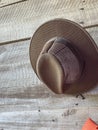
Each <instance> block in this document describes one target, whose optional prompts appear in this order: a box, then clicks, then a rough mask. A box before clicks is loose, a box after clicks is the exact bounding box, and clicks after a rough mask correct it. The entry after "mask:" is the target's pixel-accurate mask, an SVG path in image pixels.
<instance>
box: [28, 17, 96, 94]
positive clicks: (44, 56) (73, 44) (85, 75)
mask: <svg viewBox="0 0 98 130" xmlns="http://www.w3.org/2000/svg"><path fill="white" fill-rule="evenodd" d="M29 54H30V61H31V65H32V67H33V69H34V71H35V73H36V74H37V76H38V77H39V79H40V80H41V81H42V82H43V83H44V84H45V85H46V86H47V87H49V88H50V89H51V90H52V91H53V92H55V93H65V92H66V93H78V92H79V93H80V92H84V91H87V90H89V89H91V88H93V87H95V86H96V85H97V83H98V48H97V46H96V44H95V42H94V40H93V39H92V38H91V36H90V35H89V34H88V33H87V32H86V31H85V29H84V28H83V27H81V26H80V25H78V24H77V23H75V22H72V21H70V20H66V19H54V20H51V21H48V22H46V23H44V24H43V25H41V26H40V27H39V28H38V29H37V31H36V32H35V33H34V35H33V37H32V38H31V42H30V50H29Z"/></svg>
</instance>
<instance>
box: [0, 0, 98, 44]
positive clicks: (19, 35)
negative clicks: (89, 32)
mask: <svg viewBox="0 0 98 130" xmlns="http://www.w3.org/2000/svg"><path fill="white" fill-rule="evenodd" d="M97 5H98V1H97V0H87V1H85V2H83V1H82V0H74V1H72V0H60V1H59V0H57V1H55V0H47V1H44V0H40V1H37V0H29V1H25V2H21V3H18V4H14V5H12V6H8V7H4V8H1V9H0V32H2V33H1V36H0V43H2V42H6V41H12V40H17V39H23V38H27V37H31V36H32V35H33V33H34V31H35V30H36V29H37V28H38V27H39V26H40V25H41V24H42V23H44V22H46V21H48V20H51V19H54V18H66V19H69V20H72V21H75V22H77V23H79V24H80V25H82V26H91V25H93V26H94V25H96V24H98V19H97V14H98V7H97Z"/></svg>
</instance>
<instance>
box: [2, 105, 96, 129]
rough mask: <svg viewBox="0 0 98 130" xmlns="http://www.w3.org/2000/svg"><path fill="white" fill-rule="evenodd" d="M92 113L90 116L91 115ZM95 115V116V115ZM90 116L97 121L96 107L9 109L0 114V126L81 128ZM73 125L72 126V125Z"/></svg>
mask: <svg viewBox="0 0 98 130" xmlns="http://www.w3.org/2000/svg"><path fill="white" fill-rule="evenodd" d="M91 115H92V116H91ZM95 115H96V117H95ZM89 116H91V117H92V118H94V120H95V121H96V122H97V121H98V109H97V108H96V107H93V108H90V107H87V108H86V107H84V108H76V107H75V108H69V109H55V110H52V109H51V110H48V111H47V110H41V111H40V112H38V111H37V110H35V111H32V110H31V111H27V110H26V111H25V110H23V111H11V112H2V113H1V114H0V127H1V128H4V129H5V128H7V129H9V127H10V126H11V127H12V128H13V129H19V130H20V129H25V127H26V128H27V129H32V130H35V129H38V128H40V127H44V128H48V129H49V130H50V129H56V130H57V129H63V130H66V129H69V130H81V128H82V125H83V123H84V122H85V120H86V119H87V117H89ZM73 126H74V127H73Z"/></svg>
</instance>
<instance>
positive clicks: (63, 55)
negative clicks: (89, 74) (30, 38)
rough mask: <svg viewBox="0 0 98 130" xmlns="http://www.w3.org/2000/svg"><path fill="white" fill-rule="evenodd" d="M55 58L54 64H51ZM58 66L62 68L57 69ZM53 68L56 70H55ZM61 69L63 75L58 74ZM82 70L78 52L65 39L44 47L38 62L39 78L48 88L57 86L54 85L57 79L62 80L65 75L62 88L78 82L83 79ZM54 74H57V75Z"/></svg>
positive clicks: (49, 43) (54, 41)
mask: <svg viewBox="0 0 98 130" xmlns="http://www.w3.org/2000/svg"><path fill="white" fill-rule="evenodd" d="M53 58H54V61H53V62H54V63H53V62H51V61H52V60H53ZM49 60H50V62H49ZM56 60H57V61H58V62H57V61H56ZM55 61H56V62H55ZM45 64H46V67H45ZM52 64H53V65H52ZM56 64H58V65H59V66H60V67H57V68H55V66H56ZM53 68H55V69H54V70H53ZM40 69H41V70H40ZM60 69H61V70H62V72H61V74H60V72H59V73H57V72H56V71H58V70H60ZM82 69H83V66H82V64H81V58H80V57H79V54H78V52H77V51H76V49H74V48H73V47H72V46H71V44H70V42H69V41H68V40H66V39H64V38H56V39H55V40H53V41H48V42H47V43H46V44H45V46H44V47H43V49H42V52H41V54H40V56H39V59H38V62H37V72H38V75H39V77H40V78H41V79H42V81H43V82H44V83H45V84H46V85H47V86H49V87H50V86H52V88H53V85H56V84H57V83H55V84H54V82H57V80H55V79H56V78H57V77H58V78H57V79H60V76H61V75H63V76H61V77H62V79H61V83H60V86H61V88H62V86H63V85H64V84H65V86H66V84H71V83H74V82H76V81H77V80H78V79H79V78H80V77H81V73H82ZM42 70H43V72H42ZM54 73H57V75H55V74H54ZM53 74H54V77H53ZM53 79H54V80H53ZM50 82H51V83H50ZM52 82H53V84H52Z"/></svg>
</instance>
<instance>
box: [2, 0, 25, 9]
mask: <svg viewBox="0 0 98 130" xmlns="http://www.w3.org/2000/svg"><path fill="white" fill-rule="evenodd" d="M24 1H26V0H3V1H2V0H0V8H3V7H6V6H10V5H13V4H17V3H20V2H24Z"/></svg>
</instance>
